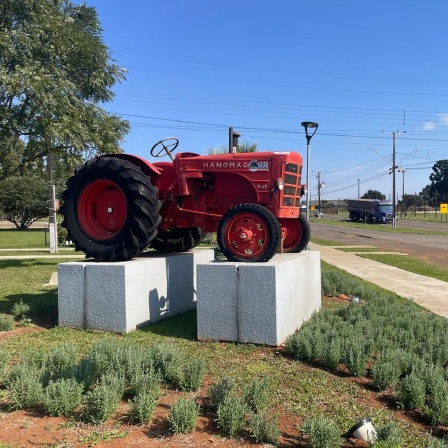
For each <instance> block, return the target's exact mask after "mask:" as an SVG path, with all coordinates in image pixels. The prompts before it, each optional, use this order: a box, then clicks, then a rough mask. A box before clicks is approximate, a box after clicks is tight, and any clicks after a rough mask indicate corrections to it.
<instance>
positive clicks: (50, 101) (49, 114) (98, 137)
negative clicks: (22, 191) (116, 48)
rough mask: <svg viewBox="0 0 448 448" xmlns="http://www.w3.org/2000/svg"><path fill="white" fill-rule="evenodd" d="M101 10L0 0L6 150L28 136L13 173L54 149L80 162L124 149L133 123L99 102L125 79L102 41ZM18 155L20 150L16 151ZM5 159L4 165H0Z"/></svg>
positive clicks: (0, 132)
mask: <svg viewBox="0 0 448 448" xmlns="http://www.w3.org/2000/svg"><path fill="white" fill-rule="evenodd" d="M101 31H102V29H101V26H100V23H99V20H98V17H97V13H96V10H95V9H94V8H93V7H88V6H86V5H85V4H84V3H82V4H81V5H74V4H72V3H71V2H70V0H2V2H1V3H0V140H2V141H7V142H8V144H7V146H6V148H3V150H0V151H2V152H4V153H5V154H9V155H10V156H11V154H12V149H13V148H17V145H19V144H20V143H19V142H20V139H21V138H22V137H23V138H25V139H26V147H25V149H24V151H23V153H21V161H20V164H19V165H18V166H16V167H15V169H14V172H12V173H11V172H8V173H5V172H4V170H2V172H1V175H2V176H3V178H4V177H6V175H11V174H16V173H17V172H19V171H20V167H21V166H23V165H24V164H27V163H29V162H32V161H36V160H39V159H42V157H44V156H45V155H46V154H47V153H48V152H49V151H51V152H52V153H53V154H54V156H55V158H58V157H63V156H64V157H67V158H71V159H76V160H77V161H79V160H80V159H82V158H86V157H91V156H92V155H93V154H94V153H98V152H100V153H104V152H119V151H120V149H119V147H118V143H119V142H120V140H121V139H122V138H123V136H124V135H125V134H126V132H127V131H128V129H129V124H128V122H126V121H124V120H122V119H121V118H119V117H118V116H116V115H113V114H110V113H108V112H106V111H105V110H104V109H103V108H101V107H100V106H99V105H100V104H101V103H105V102H108V101H110V100H111V99H112V98H113V92H112V87H113V86H114V85H115V84H116V83H117V82H120V81H121V80H122V79H123V78H124V70H123V69H121V68H119V67H118V66H117V65H116V64H114V63H113V61H112V59H111V57H110V52H109V50H108V48H107V47H106V46H105V45H104V43H103V41H102V39H101ZM17 154H19V151H17ZM0 163H1V162H0Z"/></svg>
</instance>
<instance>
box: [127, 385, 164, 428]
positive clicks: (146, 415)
mask: <svg viewBox="0 0 448 448" xmlns="http://www.w3.org/2000/svg"><path fill="white" fill-rule="evenodd" d="M159 396H160V387H157V386H156V387H154V388H153V389H149V388H146V389H142V390H139V391H138V392H137V394H136V395H135V397H134V398H133V399H131V400H130V401H129V405H130V409H129V417H130V420H131V422H136V423H140V424H142V425H144V424H146V423H147V422H149V421H150V420H151V418H152V415H153V413H154V410H155V408H156V406H157V401H158V399H159Z"/></svg>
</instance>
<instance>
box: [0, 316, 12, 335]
mask: <svg viewBox="0 0 448 448" xmlns="http://www.w3.org/2000/svg"><path fill="white" fill-rule="evenodd" d="M14 328H15V324H14V318H13V317H12V316H8V315H7V314H0V331H11V330H14Z"/></svg>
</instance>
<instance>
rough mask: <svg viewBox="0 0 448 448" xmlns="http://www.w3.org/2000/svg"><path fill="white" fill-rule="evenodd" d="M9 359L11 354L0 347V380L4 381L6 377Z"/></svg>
mask: <svg viewBox="0 0 448 448" xmlns="http://www.w3.org/2000/svg"><path fill="white" fill-rule="evenodd" d="M10 360H11V355H10V354H9V352H8V351H6V350H4V349H3V348H1V347H0V382H4V381H5V379H6V372H7V371H8V367H9V361H10Z"/></svg>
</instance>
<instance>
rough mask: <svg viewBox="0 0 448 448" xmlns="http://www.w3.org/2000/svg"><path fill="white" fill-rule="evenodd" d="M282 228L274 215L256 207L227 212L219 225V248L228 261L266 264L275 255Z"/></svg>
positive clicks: (245, 205) (241, 205)
mask: <svg viewBox="0 0 448 448" xmlns="http://www.w3.org/2000/svg"><path fill="white" fill-rule="evenodd" d="M280 236H281V227H280V224H279V222H278V221H277V218H276V217H275V215H274V214H273V213H272V212H271V211H270V210H268V209H267V208H266V207H263V206H262V205H259V204H240V205H237V206H235V207H233V208H231V209H230V210H228V211H227V212H226V213H225V214H224V216H223V217H222V218H221V220H220V222H219V226H218V232H217V237H218V245H219V247H220V249H221V251H222V253H223V254H224V255H225V256H226V257H227V258H228V259H229V260H230V261H252V262H256V261H268V260H270V259H271V258H272V257H273V256H274V255H275V253H276V252H277V248H278V244H279V242H280Z"/></svg>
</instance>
